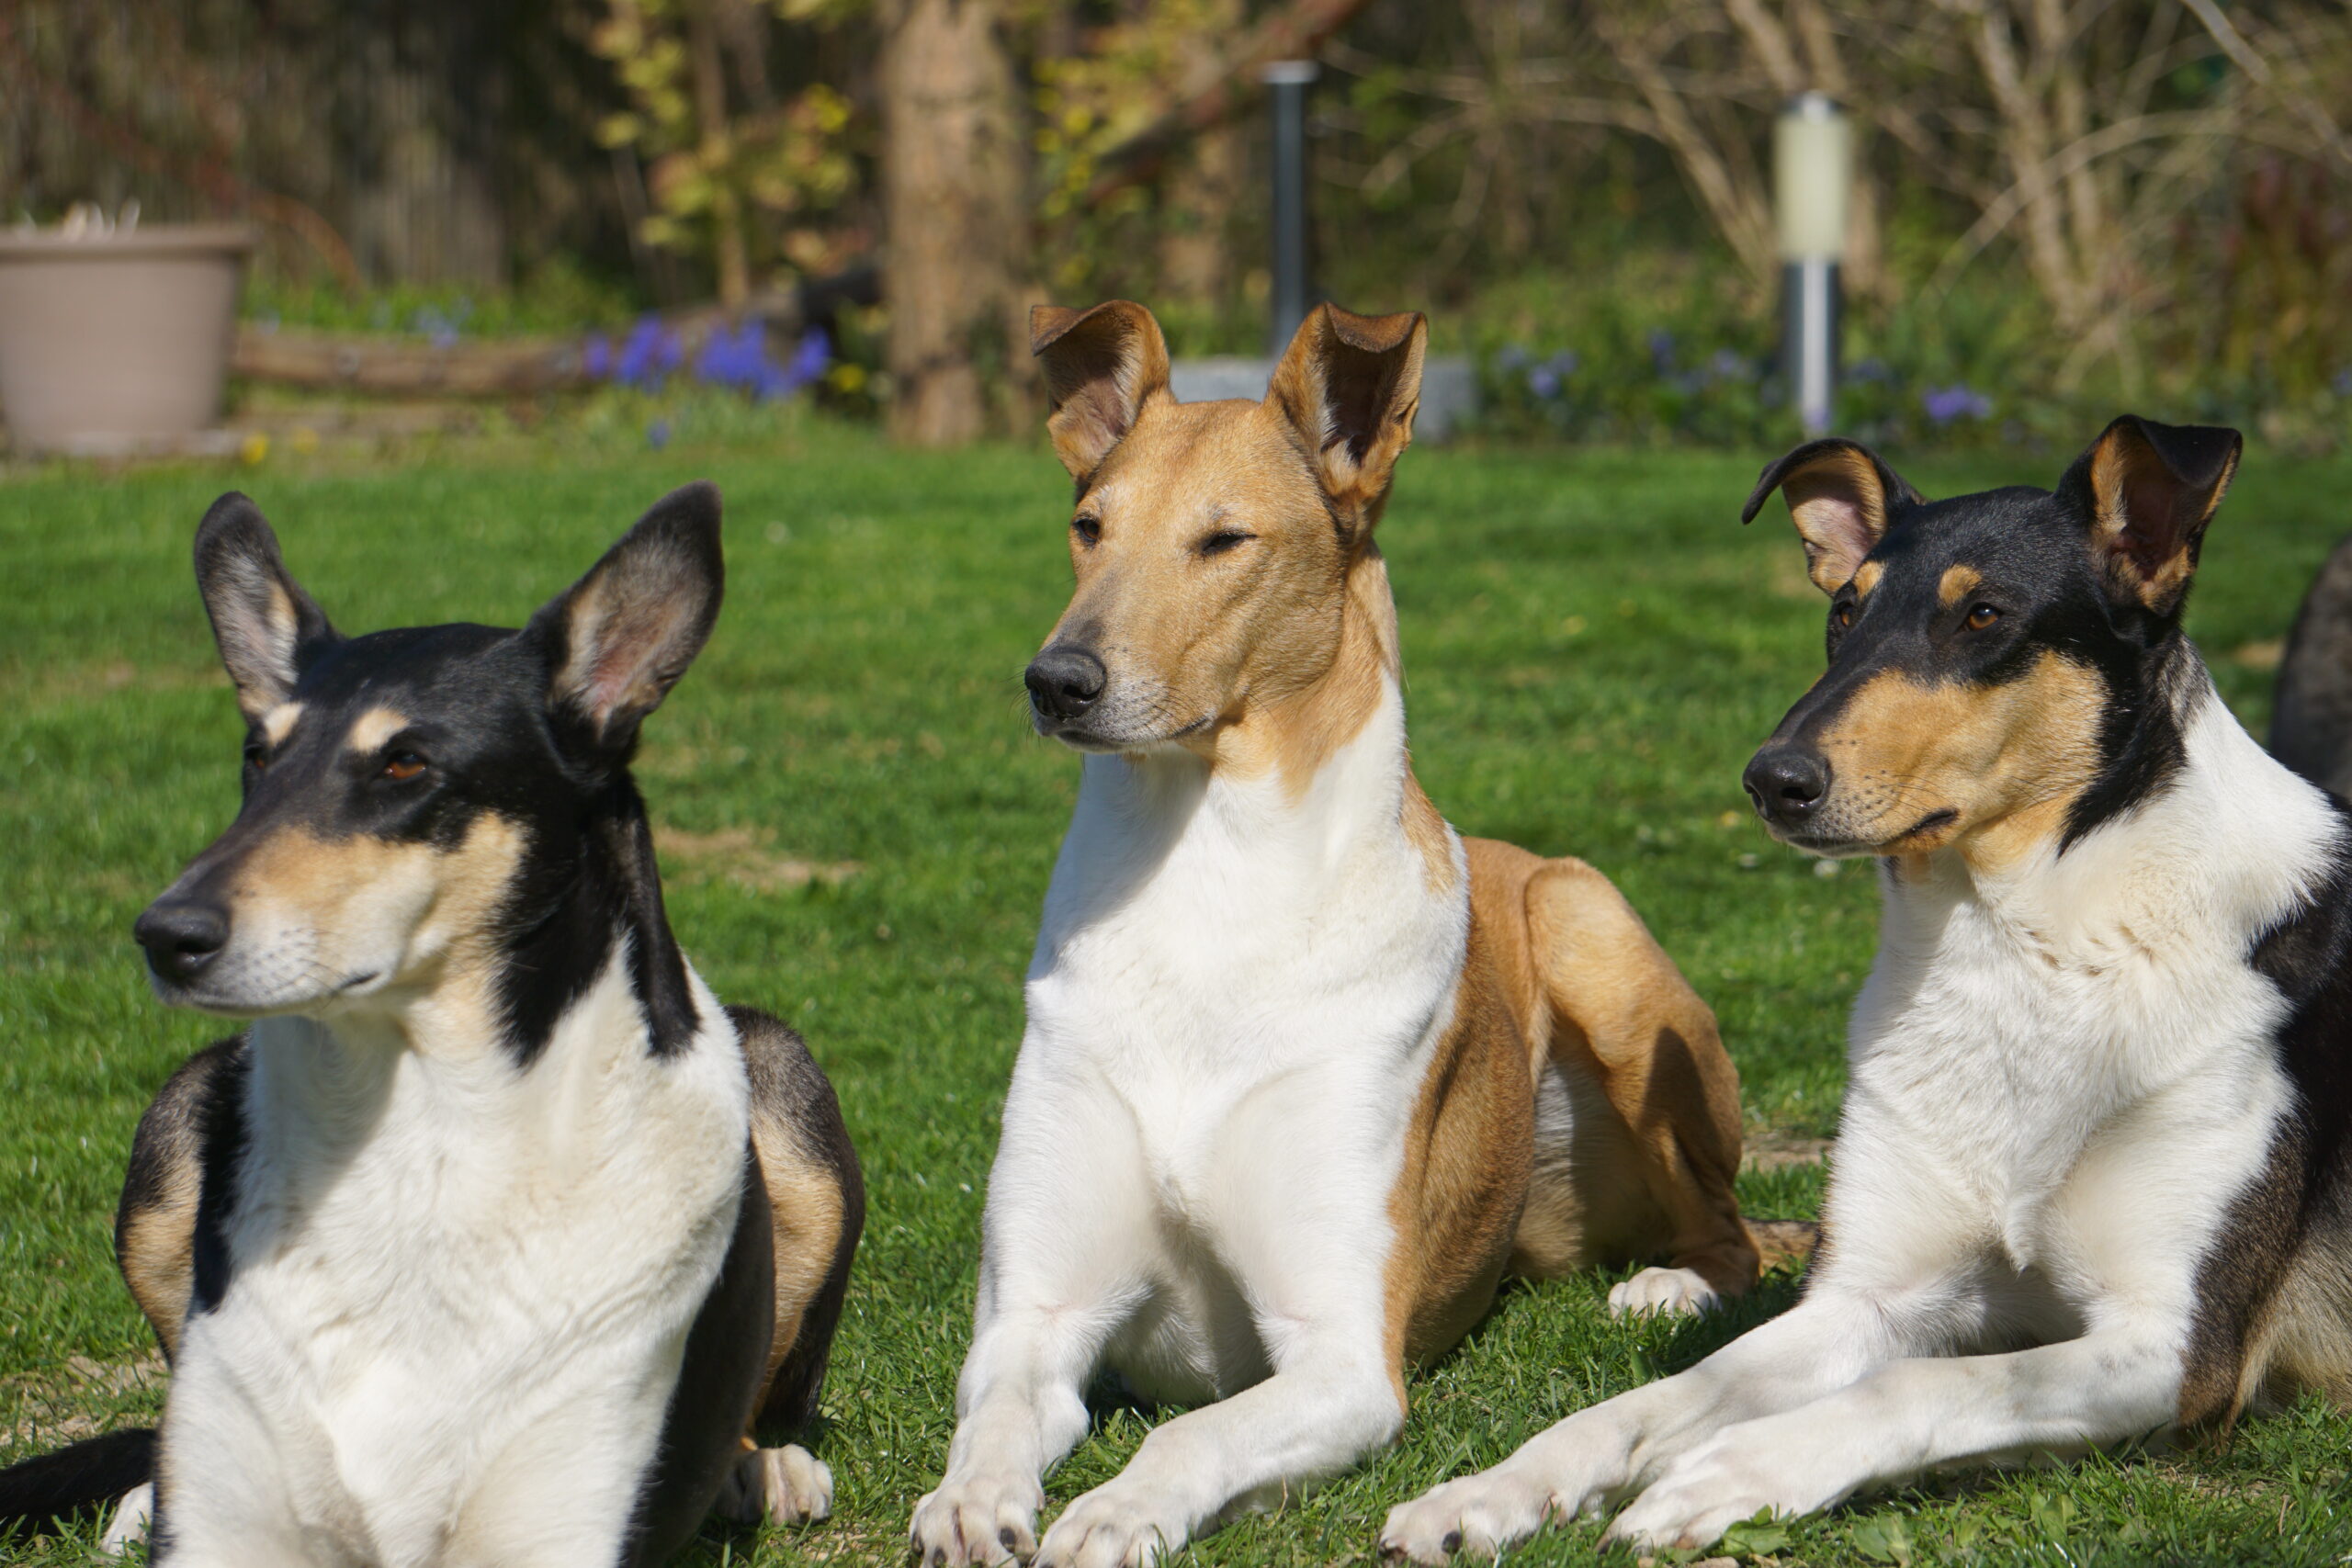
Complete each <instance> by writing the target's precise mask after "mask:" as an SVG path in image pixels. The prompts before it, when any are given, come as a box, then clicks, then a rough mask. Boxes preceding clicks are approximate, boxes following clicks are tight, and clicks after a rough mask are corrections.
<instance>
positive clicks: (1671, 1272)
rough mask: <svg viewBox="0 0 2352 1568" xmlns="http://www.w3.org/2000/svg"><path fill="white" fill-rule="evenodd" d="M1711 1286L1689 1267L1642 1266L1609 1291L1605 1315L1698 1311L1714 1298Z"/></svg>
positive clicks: (1646, 1315)
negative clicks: (1640, 1269) (1630, 1277)
mask: <svg viewBox="0 0 2352 1568" xmlns="http://www.w3.org/2000/svg"><path fill="white" fill-rule="evenodd" d="M1716 1299H1717V1298H1716V1296H1715V1291H1714V1287H1713V1286H1712V1285H1710V1284H1708V1283H1707V1281H1706V1280H1703V1279H1702V1278H1700V1276H1699V1274H1698V1271H1697V1270H1695V1269H1643V1270H1642V1271H1641V1272H1640V1273H1638V1274H1636V1275H1634V1277H1633V1278H1632V1279H1630V1280H1626V1281H1625V1282H1624V1283H1623V1284H1622V1285H1613V1286H1611V1287H1610V1291H1609V1315H1610V1316H1611V1317H1648V1316H1650V1315H1652V1314H1666V1315H1668V1316H1675V1315H1678V1314H1685V1313H1702V1312H1705V1311H1706V1310H1707V1309H1708V1308H1710V1307H1712V1306H1713V1305H1714V1304H1715V1302H1716Z"/></svg>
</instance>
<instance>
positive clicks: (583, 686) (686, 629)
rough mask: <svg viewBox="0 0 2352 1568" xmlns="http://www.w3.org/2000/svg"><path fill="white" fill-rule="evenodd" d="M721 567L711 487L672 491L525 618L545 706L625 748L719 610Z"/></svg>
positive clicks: (614, 747)
mask: <svg viewBox="0 0 2352 1568" xmlns="http://www.w3.org/2000/svg"><path fill="white" fill-rule="evenodd" d="M725 582H726V566H725V562H724V559H723V558H722V557H721V555H720V553H719V547H718V486H716V485H714V484H711V483H709V482H708V481H707V480H705V481H701V482H698V483H695V484H690V485H687V486H686V487H684V489H683V490H674V491H671V492H670V493H669V494H668V495H665V496H663V497H662V499H661V500H660V501H657V502H654V503H653V509H652V510H651V511H650V512H648V513H646V514H645V515H644V516H643V517H640V518H639V519H638V521H637V525H636V526H635V527H633V528H631V529H630V530H629V531H628V533H626V534H624V535H622V536H621V539H620V543H618V544H616V545H615V546H614V547H612V548H611V549H609V550H606V551H605V558H604V559H602V560H600V561H598V562H597V563H596V564H595V565H594V567H591V568H590V569H589V571H588V575H587V576H585V577H583V578H582V579H581V580H580V581H578V582H575V583H573V584H572V585H571V587H570V588H569V589H567V590H565V591H564V592H562V593H560V594H558V595H557V596H556V597H555V598H553V599H551V600H549V601H548V603H547V604H546V605H544V606H543V607H542V608H541V609H540V611H539V613H538V614H537V615H533V616H532V617H531V625H530V627H529V629H528V631H527V633H526V636H529V637H535V638H537V640H538V641H539V643H540V645H541V646H542V647H543V648H544V649H546V654H547V660H548V706H549V707H551V708H553V709H554V710H555V711H556V712H557V713H558V714H559V715H560V716H564V717H567V718H570V719H571V720H572V721H574V722H575V723H577V724H579V725H580V726H582V728H584V729H585V730H586V731H587V734H588V737H589V739H591V740H592V741H593V742H594V744H595V745H596V746H598V747H599V748H601V749H603V750H609V751H626V750H628V748H629V746H631V745H632V744H633V743H634V742H635V741H636V739H637V727H638V725H639V723H640V722H641V721H642V720H643V719H644V717H645V716H646V715H647V714H650V713H651V712H652V711H653V710H654V709H655V708H657V707H660V706H661V705H662V698H663V697H666V696H668V695H669V694H670V688H671V687H673V686H674V685H676V684H677V683H678V677H679V676H681V675H684V673H685V672H686V666H687V665H689V664H692V663H693V662H694V661H695V654H697V653H700V652H701V651H702V645H703V644H704V642H705V641H707V639H708V638H709V637H710V628H711V626H713V625H714V624H715V623H716V622H717V621H718V601H719V596H720V594H721V592H723V590H724V588H725Z"/></svg>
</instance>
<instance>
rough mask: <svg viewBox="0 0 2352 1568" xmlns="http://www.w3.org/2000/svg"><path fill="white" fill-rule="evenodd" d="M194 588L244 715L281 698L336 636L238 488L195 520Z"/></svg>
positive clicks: (274, 536) (264, 708)
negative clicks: (209, 618)
mask: <svg viewBox="0 0 2352 1568" xmlns="http://www.w3.org/2000/svg"><path fill="white" fill-rule="evenodd" d="M196 587H197V592H198V593H200V594H202V595H203V596H204V613H205V614H206V615H209V616H210V617H211V619H212V640H213V641H214V642H216V643H218V644H219V645H220V662H221V663H222V664H223V665H224V666H226V667H227V669H228V671H229V679H230V680H231V681H232V682H234V683H235V685H236V688H237V707H238V710H239V711H240V712H242V713H243V715H244V716H245V717H246V718H247V719H248V720H249V721H250V720H258V719H259V718H260V717H261V716H262V715H263V714H266V713H267V712H268V711H269V710H270V709H271V708H274V707H276V706H277V705H278V704H280V703H282V702H284V701H285V700H286V698H287V696H288V694H289V693H291V692H292V691H293V690H294V682H295V681H296V680H298V679H299V678H300V675H301V672H302V669H303V667H304V666H305V665H307V664H308V663H310V661H311V659H312V658H313V657H314V656H315V655H316V654H317V653H318V651H319V650H320V649H322V648H325V647H327V646H329V645H330V644H333V643H334V642H336V641H338V640H339V639H338V637H336V635H335V629H334V626H330V625H328V624H327V617H326V612H325V611H323V610H322V609H320V608H319V606H318V604H317V603H316V602H314V601H313V600H312V599H311V596H310V595H309V594H308V593H305V592H302V589H301V585H300V584H299V583H297V582H296V581H294V579H293V578H292V577H290V576H288V574H287V570H286V561H285V558H283V557H282V556H280V555H279V554H278V553H277V534H276V532H274V531H273V530H272V529H271V527H270V525H269V524H268V522H267V521H266V520H265V519H264V518H263V516H262V514H261V508H260V507H258V506H255V505H254V503H253V501H252V499H251V498H250V497H247V496H245V495H243V494H240V493H239V492H238V491H230V492H229V493H228V494H226V495H224V496H222V497H221V498H220V500H218V501H216V502H213V503H212V507H211V510H210V511H209V512H207V513H205V514H204V521H203V522H202V523H200V524H198V525H197V530H196Z"/></svg>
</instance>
